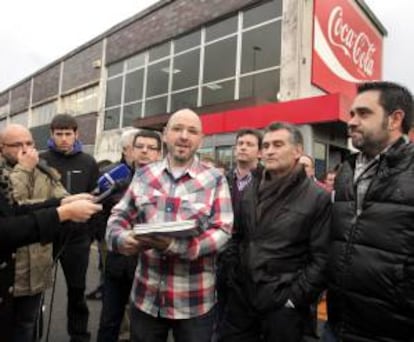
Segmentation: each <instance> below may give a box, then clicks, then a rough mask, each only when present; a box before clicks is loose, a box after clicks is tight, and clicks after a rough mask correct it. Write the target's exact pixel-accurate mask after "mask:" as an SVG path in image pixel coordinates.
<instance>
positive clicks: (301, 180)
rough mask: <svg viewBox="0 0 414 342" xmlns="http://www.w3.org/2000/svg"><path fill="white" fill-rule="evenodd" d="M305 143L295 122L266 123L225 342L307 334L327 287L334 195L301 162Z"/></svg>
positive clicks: (287, 340)
mask: <svg viewBox="0 0 414 342" xmlns="http://www.w3.org/2000/svg"><path fill="white" fill-rule="evenodd" d="M302 150H303V138H302V135H301V133H300V131H299V130H298V129H297V128H296V127H294V126H292V125H290V124H285V123H273V124H270V125H269V126H268V127H267V128H266V129H265V133H264V137H263V143H262V161H263V163H264V167H265V171H264V172H263V175H262V177H260V178H258V179H253V181H252V182H251V183H250V184H249V185H248V187H247V188H246V189H245V191H244V194H243V197H242V199H241V202H240V214H239V216H238V217H236V218H235V220H236V222H235V226H236V229H238V232H239V235H238V238H239V241H238V243H237V244H236V247H238V258H237V260H235V264H234V267H233V269H234V272H233V274H232V284H231V289H230V294H229V299H228V303H227V307H226V311H225V315H224V323H223V326H222V328H221V331H220V333H219V335H220V337H219V338H220V341H223V342H227V341H229V342H233V341H234V342H236V341H246V342H247V341H248V342H250V341H252V342H253V341H258V340H259V339H260V338H263V340H264V341H282V342H299V341H301V340H302V338H303V329H304V321H305V319H306V317H307V314H308V310H309V305H310V304H311V303H312V302H314V301H315V300H316V298H317V297H318V295H319V294H320V292H321V291H322V290H323V288H324V270H325V265H326V261H327V249H328V239H329V224H330V200H329V195H328V194H327V193H326V192H325V191H324V190H323V189H321V188H320V187H318V186H317V185H316V184H315V182H313V181H312V180H311V179H309V178H308V177H307V176H306V173H305V171H304V168H303V166H302V165H301V164H299V163H298V160H299V158H300V156H301V155H302ZM229 248H232V246H230V247H229Z"/></svg>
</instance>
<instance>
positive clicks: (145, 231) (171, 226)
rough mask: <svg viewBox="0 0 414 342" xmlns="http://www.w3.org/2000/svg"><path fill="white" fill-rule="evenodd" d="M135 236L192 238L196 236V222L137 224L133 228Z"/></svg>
mask: <svg viewBox="0 0 414 342" xmlns="http://www.w3.org/2000/svg"><path fill="white" fill-rule="evenodd" d="M133 231H134V233H135V235H136V236H139V235H149V234H157V235H158V234H162V235H168V236H171V237H178V238H184V237H192V236H196V235H198V229H197V226H196V220H185V221H172V222H156V223H139V224H136V225H135V226H134V228H133Z"/></svg>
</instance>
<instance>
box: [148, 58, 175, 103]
mask: <svg viewBox="0 0 414 342" xmlns="http://www.w3.org/2000/svg"><path fill="white" fill-rule="evenodd" d="M169 71H170V60H167V61H163V62H160V63H156V64H153V65H150V66H149V67H148V76H147V97H151V96H154V95H159V94H164V93H166V92H167V91H168V75H169Z"/></svg>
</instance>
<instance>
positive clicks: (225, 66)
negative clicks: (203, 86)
mask: <svg viewBox="0 0 414 342" xmlns="http://www.w3.org/2000/svg"><path fill="white" fill-rule="evenodd" d="M236 45H237V40H236V37H232V38H228V39H224V40H221V41H218V42H215V43H213V44H210V45H207V46H206V48H205V61H204V83H207V82H211V81H216V80H220V79H223V78H228V77H233V76H234V75H235V72H236Z"/></svg>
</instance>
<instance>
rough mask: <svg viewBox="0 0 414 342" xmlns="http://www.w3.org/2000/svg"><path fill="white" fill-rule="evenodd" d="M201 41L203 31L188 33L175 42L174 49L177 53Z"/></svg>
mask: <svg viewBox="0 0 414 342" xmlns="http://www.w3.org/2000/svg"><path fill="white" fill-rule="evenodd" d="M200 43H201V31H200V30H198V31H196V32H193V33H190V34H187V35H185V36H183V37H181V38H179V39H177V40H176V41H175V42H174V51H175V53H177V52H180V51H184V50H188V49H191V48H193V47H196V46H198V45H200Z"/></svg>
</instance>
